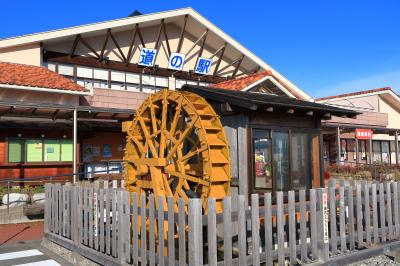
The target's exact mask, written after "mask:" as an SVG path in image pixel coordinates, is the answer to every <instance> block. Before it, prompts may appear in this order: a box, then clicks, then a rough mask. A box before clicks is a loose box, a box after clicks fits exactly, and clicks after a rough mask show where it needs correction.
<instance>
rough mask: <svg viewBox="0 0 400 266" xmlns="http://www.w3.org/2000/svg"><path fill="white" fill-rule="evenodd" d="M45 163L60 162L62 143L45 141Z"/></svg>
mask: <svg viewBox="0 0 400 266" xmlns="http://www.w3.org/2000/svg"><path fill="white" fill-rule="evenodd" d="M44 161H45V162H59V161H60V141H59V140H45V141H44Z"/></svg>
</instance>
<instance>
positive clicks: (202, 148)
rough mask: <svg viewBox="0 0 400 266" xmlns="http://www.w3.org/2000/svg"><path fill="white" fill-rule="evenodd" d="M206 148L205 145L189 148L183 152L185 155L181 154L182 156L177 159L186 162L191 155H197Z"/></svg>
mask: <svg viewBox="0 0 400 266" xmlns="http://www.w3.org/2000/svg"><path fill="white" fill-rule="evenodd" d="M207 149H208V147H207V146H203V147H200V148H196V149H193V150H190V151H189V152H188V153H186V154H185V156H183V157H182V158H180V159H179V161H181V162H183V163H185V162H187V161H188V160H189V159H190V158H192V157H193V156H195V155H199V154H200V153H201V152H203V151H205V150H207Z"/></svg>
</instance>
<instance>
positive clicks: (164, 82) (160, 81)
mask: <svg viewBox="0 0 400 266" xmlns="http://www.w3.org/2000/svg"><path fill="white" fill-rule="evenodd" d="M156 85H157V87H163V88H168V78H164V77H156Z"/></svg>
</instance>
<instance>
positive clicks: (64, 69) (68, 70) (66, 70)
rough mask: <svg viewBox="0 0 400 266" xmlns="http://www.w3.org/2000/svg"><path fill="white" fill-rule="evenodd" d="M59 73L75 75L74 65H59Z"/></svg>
mask: <svg viewBox="0 0 400 266" xmlns="http://www.w3.org/2000/svg"><path fill="white" fill-rule="evenodd" d="M58 73H59V74H61V75H67V76H73V75H74V67H73V66H71V65H64V64H59V65H58Z"/></svg>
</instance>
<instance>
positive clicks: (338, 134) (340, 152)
mask: <svg viewBox="0 0 400 266" xmlns="http://www.w3.org/2000/svg"><path fill="white" fill-rule="evenodd" d="M336 142H337V143H336V150H337V164H338V167H339V165H340V158H341V155H342V151H341V149H342V146H341V143H340V128H339V127H337V128H336Z"/></svg>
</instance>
